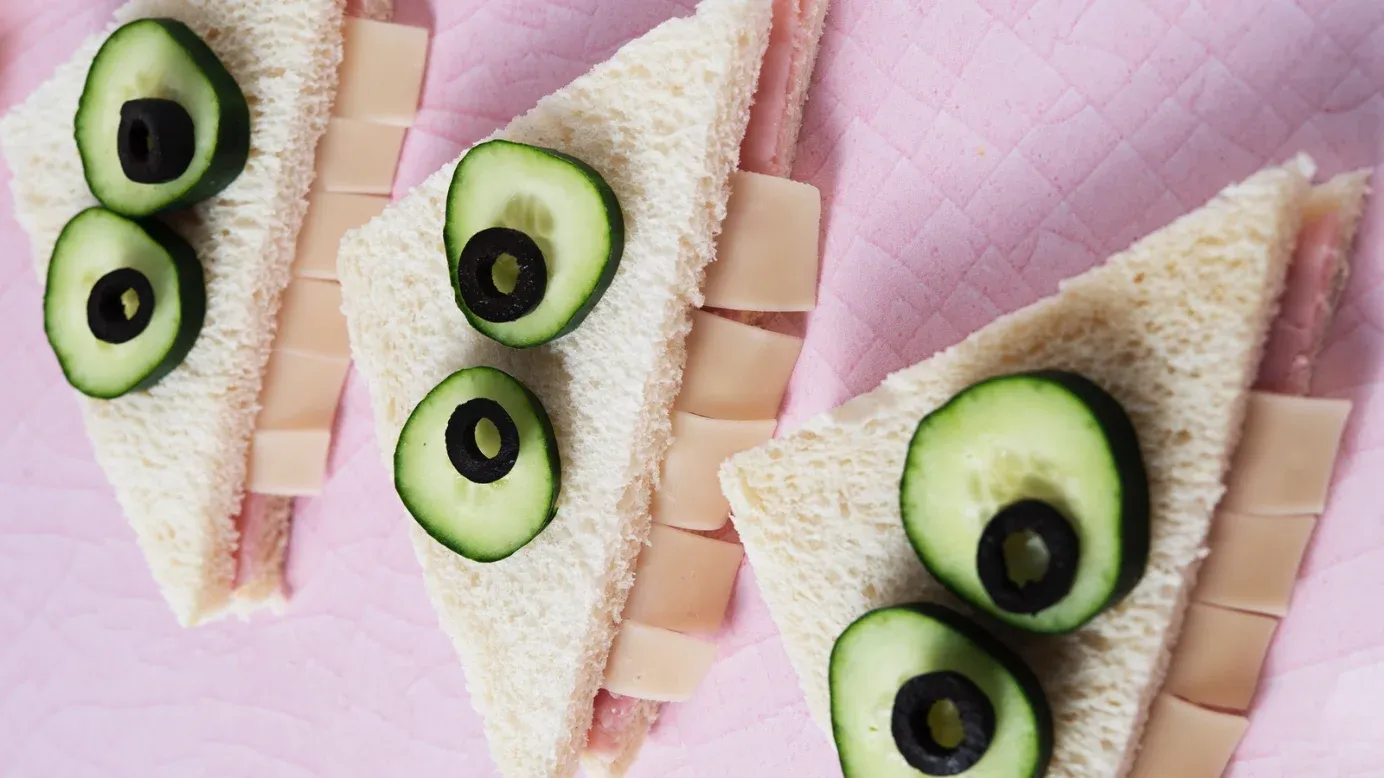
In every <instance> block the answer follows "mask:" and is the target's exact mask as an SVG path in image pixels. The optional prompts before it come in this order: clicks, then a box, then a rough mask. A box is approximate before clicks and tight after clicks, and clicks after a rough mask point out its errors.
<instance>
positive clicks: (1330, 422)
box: [1221, 392, 1350, 516]
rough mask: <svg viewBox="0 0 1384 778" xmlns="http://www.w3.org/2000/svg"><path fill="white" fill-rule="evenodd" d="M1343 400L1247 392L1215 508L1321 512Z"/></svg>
mask: <svg viewBox="0 0 1384 778" xmlns="http://www.w3.org/2000/svg"><path fill="white" fill-rule="evenodd" d="M1349 414H1350V401H1349V400H1329V399H1324V398H1319V397H1296V396H1291V395H1282V394H1268V393H1266V392H1251V393H1250V397H1249V406H1248V408H1247V409H1246V412H1245V425H1244V432H1243V435H1242V437H1241V439H1240V446H1239V448H1238V449H1237V450H1236V452H1235V459H1234V462H1233V463H1232V465H1231V468H1230V474H1229V476H1227V478H1226V494H1225V497H1224V498H1223V499H1222V501H1221V507H1222V508H1224V509H1226V510H1230V511H1236V512H1240V513H1254V514H1259V515H1266V516H1271V515H1293V514H1303V513H1321V511H1322V509H1323V508H1325V507H1326V493H1327V490H1328V489H1329V488H1330V486H1331V471H1332V470H1333V469H1334V468H1335V466H1336V451H1337V449H1338V448H1339V447H1340V444H1341V433H1342V432H1343V431H1344V430H1345V425H1346V417H1347V416H1348V415H1349Z"/></svg>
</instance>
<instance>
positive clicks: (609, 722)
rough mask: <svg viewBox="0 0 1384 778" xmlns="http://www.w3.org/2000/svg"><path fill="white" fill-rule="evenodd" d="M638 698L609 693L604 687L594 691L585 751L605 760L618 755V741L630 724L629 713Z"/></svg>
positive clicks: (620, 740)
mask: <svg viewBox="0 0 1384 778" xmlns="http://www.w3.org/2000/svg"><path fill="white" fill-rule="evenodd" d="M638 702H639V700H637V699H635V698H634V697H623V696H621V695H619V694H611V693H610V692H608V691H606V690H605V689H601V690H600V691H598V692H596V704H595V709H594V710H593V711H592V715H591V731H590V732H588V733H587V735H586V753H587V754H590V755H591V756H594V757H596V758H598V759H601V760H603V761H606V762H613V761H615V758H616V757H618V756H619V755H620V743H621V742H622V740H623V737H624V732H625V729H626V728H628V727H629V726H630V721H631V718H630V714H631V713H632V712H633V711H634V706H635V705H636V704H638Z"/></svg>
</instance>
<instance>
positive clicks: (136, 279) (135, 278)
mask: <svg viewBox="0 0 1384 778" xmlns="http://www.w3.org/2000/svg"><path fill="white" fill-rule="evenodd" d="M153 318H154V286H153V284H150V283H149V278H148V277H147V276H145V275H144V274H143V273H141V272H139V271H138V270H135V269H134V268H132V267H122V268H118V269H116V270H112V271H111V272H109V273H107V274H105V275H103V276H101V278H100V279H99V280H98V281H97V282H96V284H95V285H94V286H92V287H91V294H90V295H88V296H87V326H88V327H90V328H91V334H92V335H94V336H96V338H97V339H98V340H102V341H105V342H106V343H125V342H127V341H130V340H133V339H135V338H136V337H138V336H139V334H140V333H141V332H144V328H145V327H148V326H149V322H150V321H152V320H153Z"/></svg>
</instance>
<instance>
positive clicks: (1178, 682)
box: [1163, 603, 1278, 711]
mask: <svg viewBox="0 0 1384 778" xmlns="http://www.w3.org/2000/svg"><path fill="white" fill-rule="evenodd" d="M1277 628H1278V619H1275V618H1273V617H1272V616H1262V615H1260V614H1257V613H1245V612H1243V611H1233V610H1229V609H1227V608H1220V607H1217V606H1215V605H1204V604H1201V603H1193V604H1192V605H1191V606H1189V607H1188V608H1187V615H1186V616H1185V620H1184V621H1183V626H1182V633H1181V634H1180V635H1179V636H1178V639H1177V645H1176V647H1174V649H1173V659H1172V664H1171V666H1170V667H1169V670H1168V677H1167V679H1166V680H1165V681H1164V682H1163V690H1164V691H1165V692H1168V693H1169V694H1176V695H1177V696H1179V697H1182V698H1183V699H1186V700H1188V701H1190V702H1195V703H1197V704H1199V705H1207V706H1210V707H1213V708H1220V709H1223V710H1238V711H1243V710H1249V704H1250V701H1251V700H1253V699H1254V690H1255V688H1256V687H1258V685H1259V671H1260V670H1261V669H1262V668H1263V667H1264V657H1265V656H1266V655H1267V654H1268V652H1269V643H1270V641H1272V640H1273V633H1274V630H1275V629H1277Z"/></svg>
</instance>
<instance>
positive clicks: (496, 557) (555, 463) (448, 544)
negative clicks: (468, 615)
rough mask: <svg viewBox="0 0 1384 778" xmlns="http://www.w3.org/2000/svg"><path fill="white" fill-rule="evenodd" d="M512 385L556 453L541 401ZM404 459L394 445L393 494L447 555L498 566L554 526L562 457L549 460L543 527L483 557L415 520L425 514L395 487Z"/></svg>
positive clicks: (549, 421)
mask: <svg viewBox="0 0 1384 778" xmlns="http://www.w3.org/2000/svg"><path fill="white" fill-rule="evenodd" d="M469 369H471V370H491V371H494V372H496V373H500V374H502V375H505V376H506V377H509V378H511V379H512V376H509V374H508V373H505V372H504V371H503V370H500V369H498V368H493V367H477V368H469ZM448 378H450V376H448ZM448 378H444V379H442V380H441V381H439V382H438V386H439V387H440V386H441V385H442V384H445V383H446V382H447V380H448ZM514 383H515V385H516V386H517V387H518V388H519V389H520V390H521V391H522V392H523V394H524V397H525V399H527V400H528V401H529V403H530V404H531V405H532V406H533V407H534V408H536V409H538V410H539V414H538V421H539V427H540V428H541V429H542V430H543V439H544V442H545V443H546V444H547V446H548V450H549V451H552V452H557V450H558V447H557V432H556V431H555V430H554V429H553V424H552V419H551V418H549V416H548V415H547V412H546V410H544V408H543V403H542V402H541V401H539V399H538V395H536V394H534V393H533V392H532V391H531V390H530V389H529V388H528V386H526V385H524V384H523V382H521V381H517V380H515V381H514ZM429 394H431V392H430V393H429ZM427 400H428V398H427V396H426V395H425V396H424V397H423V399H422V400H420V401H419V405H422V404H423V403H425V402H427ZM405 425H407V422H405ZM401 436H402V435H401ZM403 459H404V451H403V450H402V448H401V447H400V446H399V445H397V444H396V445H395V446H394V457H393V459H392V461H393V465H394V473H395V474H396V475H394V477H393V480H394V481H395V483H396V486H395V491H396V493H397V494H398V495H399V499H400V500H401V501H402V502H403V503H404V508H405V509H407V510H408V512H409V515H410V516H413V517H414V521H415V522H416V523H417V524H418V526H419V527H421V528H422V530H423V531H424V532H426V533H427V534H428V537H430V538H432V539H433V540H435V541H437V542H438V543H439V544H440V545H441V546H442V547H443V548H446V549H448V550H449V551H452V552H453V553H456V554H459V555H461V556H462V557H465V558H466V559H469V560H471V561H472V562H482V563H489V562H499V561H500V560H502V559H508V558H509V557H511V556H513V555H514V554H517V553H518V552H519V550H520V549H522V548H524V547H526V546H527V545H528V544H529V543H532V542H533V539H534V538H536V537H538V536H539V535H541V534H543V531H544V530H545V529H547V528H548V525H549V524H552V523H553V519H554V518H556V517H557V503H558V498H559V497H560V496H561V494H562V457H561V456H553V457H552V458H551V460H550V461H551V463H552V468H553V469H552V484H553V485H552V496H551V498H550V499H549V501H548V510H547V518H546V519H544V520H543V523H542V524H540V525H539V526H538V528H537V530H535V531H534V533H533V534H532V535H530V536H529V538H528V540H526V541H524V542H523V543H521V544H519V546H517V547H516V548H514V549H513V550H511V551H509V552H507V553H502V554H485V553H478V552H476V551H475V550H473V549H471V548H469V547H467V546H466V545H464V544H461V543H455V542H453V540H452V539H451V538H448V537H446V536H445V535H444V534H443V533H442V532H441V531H440V530H434V529H433V528H432V527H431V526H430V523H429V522H425V521H419V520H418V514H419V513H420V512H421V513H426V512H427V511H419V510H417V509H416V506H415V505H413V504H411V501H410V498H409V495H408V494H407V493H406V492H407V490H401V489H399V488H398V486H397V483H398V476H397V473H398V472H399V471H400V468H401V466H402V462H403Z"/></svg>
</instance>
